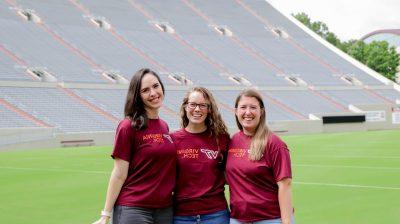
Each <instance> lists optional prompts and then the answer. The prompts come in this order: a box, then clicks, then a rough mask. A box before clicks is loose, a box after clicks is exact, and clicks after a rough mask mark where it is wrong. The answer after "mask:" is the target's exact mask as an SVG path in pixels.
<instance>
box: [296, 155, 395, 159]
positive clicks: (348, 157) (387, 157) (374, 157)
mask: <svg viewBox="0 0 400 224" xmlns="http://www.w3.org/2000/svg"><path fill="white" fill-rule="evenodd" d="M293 157H296V158H297V157H305V158H343V159H400V156H339V155H293Z"/></svg>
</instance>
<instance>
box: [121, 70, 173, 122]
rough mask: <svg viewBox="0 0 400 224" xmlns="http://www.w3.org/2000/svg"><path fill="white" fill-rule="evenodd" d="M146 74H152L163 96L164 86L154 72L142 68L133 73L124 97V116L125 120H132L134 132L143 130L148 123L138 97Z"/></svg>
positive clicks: (140, 98) (140, 99) (141, 102)
mask: <svg viewBox="0 0 400 224" xmlns="http://www.w3.org/2000/svg"><path fill="white" fill-rule="evenodd" d="M146 74H152V75H154V76H155V77H156V78H157V80H158V82H159V83H160V85H161V88H162V91H163V94H164V95H165V90H164V85H163V83H162V82H161V79H160V77H159V76H158V75H157V73H156V72H155V71H153V70H151V69H149V68H142V69H140V70H138V71H137V72H136V73H135V75H134V76H133V77H132V79H131V82H130V84H129V89H128V93H127V95H126V100H125V108H124V115H125V117H126V118H129V119H131V120H132V127H133V128H135V129H136V130H141V129H145V128H146V127H147V123H148V117H147V114H146V110H145V108H144V103H143V100H142V97H141V96H140V89H141V88H142V79H143V76H145V75H146Z"/></svg>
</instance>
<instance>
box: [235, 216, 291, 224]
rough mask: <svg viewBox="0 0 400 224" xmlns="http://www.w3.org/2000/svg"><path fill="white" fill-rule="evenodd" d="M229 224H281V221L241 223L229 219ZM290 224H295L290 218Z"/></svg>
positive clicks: (269, 220)
mask: <svg viewBox="0 0 400 224" xmlns="http://www.w3.org/2000/svg"><path fill="white" fill-rule="evenodd" d="M229 223H230V224H281V223H282V220H281V219H268V220H260V221H256V222H241V221H239V220H237V219H233V218H231V220H230V222H229ZM291 224H295V223H294V218H293V217H292V221H291Z"/></svg>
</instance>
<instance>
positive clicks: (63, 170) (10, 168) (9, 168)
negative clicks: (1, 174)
mask: <svg viewBox="0 0 400 224" xmlns="http://www.w3.org/2000/svg"><path fill="white" fill-rule="evenodd" d="M0 169H8V170H31V171H48V172H73V173H96V174H109V173H111V171H108V172H106V171H97V170H73V169H49V168H33V167H11V166H0Z"/></svg>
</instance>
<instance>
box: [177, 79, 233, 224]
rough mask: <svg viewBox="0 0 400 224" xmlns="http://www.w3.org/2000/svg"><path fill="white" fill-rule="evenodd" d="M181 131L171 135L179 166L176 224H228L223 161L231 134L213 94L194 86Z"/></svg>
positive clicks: (183, 111) (183, 109)
mask: <svg viewBox="0 0 400 224" xmlns="http://www.w3.org/2000/svg"><path fill="white" fill-rule="evenodd" d="M180 111H181V119H182V120H181V124H182V129H180V130H178V131H176V132H174V133H173V134H171V137H172V139H173V141H174V143H175V146H176V150H177V156H178V164H177V167H178V169H177V183H176V186H175V195H174V196H175V210H174V213H175V214H174V223H175V224H198V223H201V224H228V223H229V212H228V210H227V203H226V199H225V195H224V185H225V178H224V161H225V159H224V158H225V153H226V149H227V146H228V144H229V134H228V131H227V128H226V126H225V123H224V122H223V120H222V118H221V115H220V113H219V111H218V108H217V104H216V102H215V100H214V97H213V96H212V94H211V92H210V91H208V90H207V89H206V88H203V87H194V88H193V89H191V90H190V91H189V92H188V93H187V94H186V96H185V97H184V99H183V102H182V105H181V109H180Z"/></svg>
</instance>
